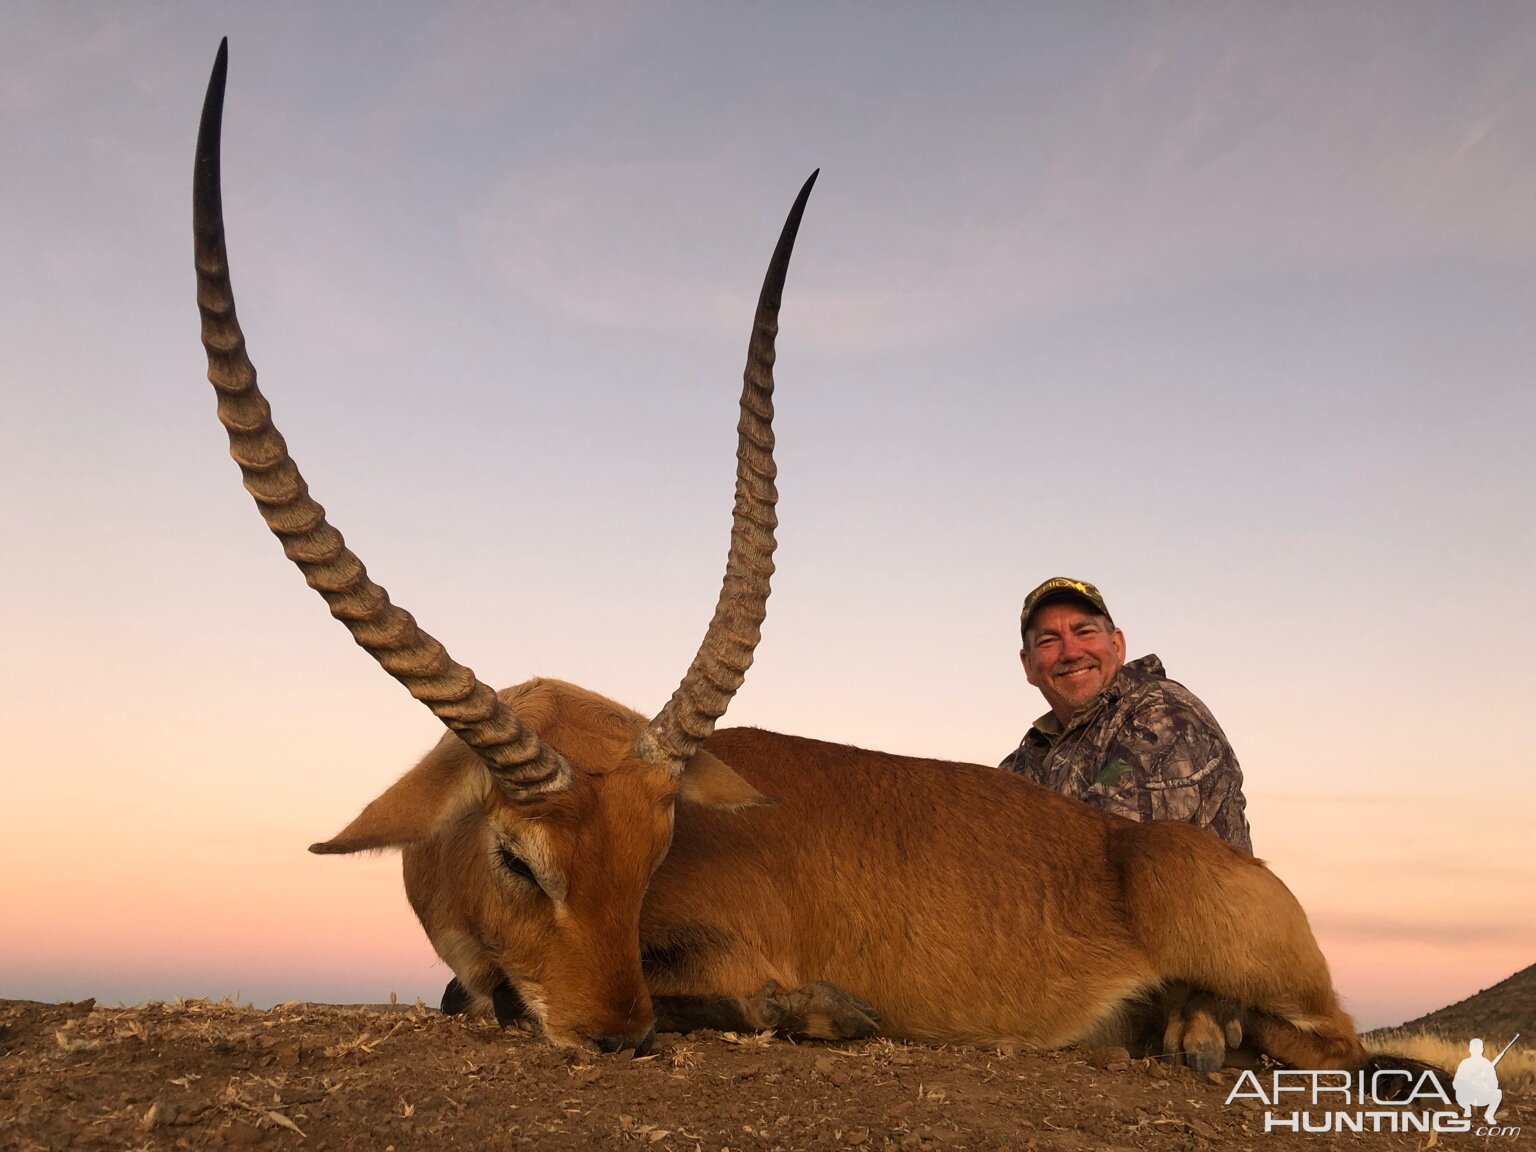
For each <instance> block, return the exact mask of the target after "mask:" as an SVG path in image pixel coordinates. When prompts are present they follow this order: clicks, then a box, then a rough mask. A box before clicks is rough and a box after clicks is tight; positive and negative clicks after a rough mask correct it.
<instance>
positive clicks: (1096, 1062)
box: [1088, 1048, 1131, 1072]
mask: <svg viewBox="0 0 1536 1152" xmlns="http://www.w3.org/2000/svg"><path fill="white" fill-rule="evenodd" d="M1088 1063H1089V1064H1090V1065H1092V1066H1093V1067H1095V1068H1098V1069H1100V1070H1101V1071H1104V1072H1123V1071H1125V1069H1127V1068H1129V1067H1130V1066H1131V1054H1130V1053H1129V1052H1127V1051H1126V1050H1125V1049H1124V1048H1095V1049H1093V1050H1092V1051H1091V1052H1089V1053H1088Z"/></svg>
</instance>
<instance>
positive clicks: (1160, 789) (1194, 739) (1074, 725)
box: [998, 656, 1253, 853]
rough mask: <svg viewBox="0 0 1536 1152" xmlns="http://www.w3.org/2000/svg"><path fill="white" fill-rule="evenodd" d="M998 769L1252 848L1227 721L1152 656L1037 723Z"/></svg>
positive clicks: (1108, 807) (1134, 815)
mask: <svg viewBox="0 0 1536 1152" xmlns="http://www.w3.org/2000/svg"><path fill="white" fill-rule="evenodd" d="M998 767H1000V768H1004V769H1007V770H1008V771H1010V772H1017V773H1019V774H1020V775H1022V776H1027V777H1029V778H1030V779H1031V780H1034V781H1037V782H1038V783H1041V784H1044V785H1045V786H1046V787H1047V788H1050V789H1053V790H1054V791H1057V792H1060V793H1062V794H1063V795H1066V796H1071V797H1072V798H1073V799H1076V800H1081V801H1083V802H1084V803H1085V804H1091V805H1092V806H1093V807H1095V808H1102V809H1103V810H1104V811H1106V812H1114V813H1115V814H1116V815H1119V816H1125V817H1127V818H1129V819H1131V820H1138V821H1146V820H1185V821H1188V822H1189V823H1191V824H1199V825H1202V826H1204V827H1206V828H1209V829H1211V831H1213V832H1215V833H1216V834H1217V835H1218V836H1220V837H1221V838H1222V839H1223V840H1225V841H1226V842H1227V843H1228V844H1232V845H1234V846H1236V847H1238V848H1241V849H1242V850H1243V851H1244V852H1250V853H1251V852H1252V851H1253V842H1252V840H1251V839H1250V837H1249V835H1248V820H1247V817H1246V816H1244V814H1243V808H1244V806H1245V801H1244V800H1243V772H1242V769H1241V768H1239V767H1238V764H1237V757H1236V756H1235V755H1234V754H1233V752H1232V746H1231V745H1230V744H1228V743H1227V738H1226V736H1225V735H1223V734H1222V731H1221V726H1220V725H1218V724H1217V723H1216V719H1215V717H1213V716H1212V715H1211V713H1210V710H1209V709H1207V708H1206V706H1205V705H1204V704H1202V703H1200V701H1199V699H1198V698H1197V697H1196V696H1195V695H1194V693H1192V692H1191V691H1190V690H1189V689H1188V688H1186V687H1184V685H1182V684H1179V683H1177V682H1176V681H1173V680H1169V679H1168V678H1167V675H1166V673H1164V671H1163V663H1162V661H1161V660H1159V659H1158V658H1157V657H1156V656H1143V657H1141V658H1140V659H1139V660H1132V661H1131V662H1130V663H1128V664H1126V665H1125V666H1124V667H1123V668H1121V669H1120V673H1119V675H1117V676H1116V677H1115V678H1114V680H1113V681H1111V682H1110V685H1109V687H1108V688H1106V689H1104V691H1103V692H1101V693H1099V695H1098V696H1097V697H1095V699H1094V700H1093V702H1092V703H1090V704H1088V705H1087V706H1086V707H1083V708H1080V709H1078V711H1077V712H1076V713H1075V714H1074V715H1073V716H1072V720H1071V722H1070V723H1069V724H1067V725H1066V727H1065V730H1063V727H1062V724H1061V722H1060V721H1059V720H1057V719H1056V716H1055V715H1054V714H1053V713H1049V712H1048V713H1046V714H1045V715H1044V716H1042V717H1040V719H1039V720H1037V721H1035V726H1034V727H1033V728H1031V729H1030V730H1029V731H1028V732H1027V733H1026V734H1025V736H1024V739H1023V740H1021V741H1020V742H1019V746H1018V748H1016V749H1015V750H1014V751H1013V752H1011V753H1010V754H1009V755H1008V756H1007V757H1006V758H1005V759H1004V760H1003V762H1002V763H1001V764H999V765H998Z"/></svg>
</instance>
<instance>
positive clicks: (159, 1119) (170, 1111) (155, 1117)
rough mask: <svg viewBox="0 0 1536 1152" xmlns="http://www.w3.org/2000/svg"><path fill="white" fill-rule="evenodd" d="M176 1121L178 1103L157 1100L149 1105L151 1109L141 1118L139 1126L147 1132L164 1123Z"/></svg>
mask: <svg viewBox="0 0 1536 1152" xmlns="http://www.w3.org/2000/svg"><path fill="white" fill-rule="evenodd" d="M174 1123H176V1105H174V1104H166V1103H162V1102H161V1101H159V1100H156V1101H155V1102H154V1103H153V1104H151V1105H150V1106H149V1111H148V1112H146V1113H144V1115H143V1116H142V1117H141V1118H140V1119H139V1127H140V1128H142V1129H144V1131H146V1132H151V1131H153V1130H154V1129H156V1128H158V1127H160V1125H162V1124H174Z"/></svg>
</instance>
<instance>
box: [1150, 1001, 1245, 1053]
mask: <svg viewBox="0 0 1536 1152" xmlns="http://www.w3.org/2000/svg"><path fill="white" fill-rule="evenodd" d="M1164 1007H1165V1008H1166V1010H1167V1013H1168V1015H1167V1021H1166V1023H1165V1025H1164V1028H1163V1052H1164V1054H1166V1055H1168V1056H1171V1057H1173V1058H1174V1059H1175V1060H1182V1061H1183V1062H1184V1063H1185V1064H1187V1065H1188V1066H1189V1067H1190V1068H1191V1069H1193V1070H1194V1071H1196V1072H1199V1073H1201V1074H1208V1073H1211V1072H1215V1071H1216V1070H1217V1069H1219V1068H1221V1067H1222V1065H1224V1064H1225V1063H1226V1062H1227V1053H1228V1051H1229V1050H1232V1049H1236V1048H1240V1047H1242V1043H1243V1016H1242V1008H1241V1007H1240V1006H1239V1005H1238V1004H1237V1003H1235V1002H1234V1001H1231V1000H1227V999H1224V998H1223V997H1220V996H1213V995H1211V994H1210V993H1209V992H1202V991H1199V990H1197V989H1184V988H1175V989H1169V991H1168V994H1167V995H1166V997H1165V999H1164Z"/></svg>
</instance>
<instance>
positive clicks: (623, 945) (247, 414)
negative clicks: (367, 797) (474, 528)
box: [193, 44, 816, 1050]
mask: <svg viewBox="0 0 1536 1152" xmlns="http://www.w3.org/2000/svg"><path fill="white" fill-rule="evenodd" d="M227 63H228V57H227V44H221V45H220V46H219V52H218V56H217V58H216V60H215V62H214V67H213V74H212V76H211V78H210V80H209V83H208V94H207V97H206V100H205V102H204V105H203V116H202V124H201V127H200V129H199V132H198V140H197V158H196V166H195V172H194V179H193V230H194V233H195V248H196V262H197V285H198V293H197V295H198V307H199V310H200V311H201V313H202V339H203V346H204V348H205V349H206V350H207V353H208V379H209V382H210V383H212V384H213V387H214V390H215V392H216V393H217V396H218V415H219V420H220V422H221V423H222V424H223V425H224V427H225V429H226V431H227V432H228V434H229V444H230V455H231V456H233V457H234V459H235V461H236V463H238V464H239V466H240V470H241V472H242V473H243V475H244V479H245V487H246V489H247V491H249V492H250V493H251V495H252V496H253V497H254V498H255V500H256V505H257V508H258V509H259V510H260V512H261V515H262V517H263V518H264V519H265V520H266V522H267V526H268V527H269V528H270V529H271V530H272V532H273V533H274V534H275V535H276V536H277V537H278V539H279V540H280V541H281V542H282V546H283V551H284V553H285V554H286V555H287V556H288V558H289V559H290V560H292V561H293V562H294V563H295V564H297V565H298V567H299V568H300V570H301V571H302V572H303V573H304V577H305V580H306V581H307V582H308V583H309V585H310V587H312V588H314V589H315V590H316V591H317V592H319V593H320V595H321V596H322V597H323V598H324V599H325V601H326V603H327V604H328V605H329V607H330V610H331V614H332V615H333V616H335V617H336V619H337V620H339V621H341V623H342V624H343V625H345V626H346V628H347V629H348V631H350V632H351V633H352V636H353V639H354V640H356V641H357V643H358V644H359V645H360V646H361V647H362V648H363V649H364V650H366V651H367V652H368V653H369V654H370V655H371V656H373V658H374V659H375V660H376V661H378V663H379V665H380V666H381V667H382V668H383V669H384V670H385V671H386V672H388V673H389V674H390V675H391V676H393V677H394V678H395V679H396V680H398V681H399V682H400V683H401V684H403V685H404V686H405V687H406V689H407V690H409V692H410V693H411V695H412V696H414V697H415V698H416V699H417V700H419V701H421V702H422V703H423V704H425V705H426V706H427V707H428V708H430V709H431V710H432V713H433V715H435V716H437V717H438V719H440V720H441V721H442V722H443V724H444V725H445V726H446V727H447V729H448V731H447V732H446V733H445V734H444V736H443V738H442V740H441V741H440V742H439V744H438V745H437V747H436V748H434V749H433V750H432V751H431V752H430V753H428V754H427V756H426V757H425V758H424V759H423V760H422V761H421V763H420V764H418V765H417V766H416V767H415V768H413V769H412V770H411V771H410V772H408V773H406V775H405V776H403V777H402V778H401V779H400V780H399V781H398V782H397V783H395V784H394V785H393V786H392V787H390V788H389V789H388V790H387V791H385V792H384V793H383V794H382V795H381V796H379V797H378V799H376V800H374V801H373V803H371V804H369V805H368V806H367V808H365V809H364V810H363V812H362V813H361V815H359V816H358V818H357V819H356V820H354V821H353V822H352V823H351V824H349V825H348V826H347V827H346V828H345V829H344V830H343V831H342V832H341V833H340V834H338V835H337V836H336V837H334V838H333V839H331V840H328V841H325V842H323V843H320V844H315V845H312V846H311V848H310V850H311V851H312V852H318V853H325V854H335V853H350V852H360V851H368V850H376V849H383V848H400V849H402V850H403V855H404V860H405V872H406V884H407V892H408V894H409V896H410V899H411V903H412V905H413V906H414V907H415V909H416V912H417V915H418V916H419V917H420V919H421V921H422V924H423V926H424V927H425V928H426V930H427V932H428V935H429V936H430V937H431V938H432V942H433V946H434V947H435V948H436V949H437V951H438V954H439V955H440V956H442V958H443V959H444V960H445V961H446V962H447V963H448V964H449V965H450V966H451V967H452V968H453V970H454V972H455V974H456V976H457V977H458V978H459V980H460V981H461V983H463V984H464V986H465V987H466V989H467V990H468V991H469V992H470V994H471V995H472V996H474V997H475V998H477V999H482V1000H484V1001H486V1002H492V1001H494V999H495V997H496V996H497V994H498V993H499V992H502V991H505V990H507V989H510V991H512V992H513V993H515V994H516V995H517V997H518V998H519V999H520V1000H521V1001H522V1003H523V1004H524V1005H526V1007H527V1008H528V1010H529V1011H530V1013H531V1014H532V1016H533V1018H534V1020H535V1021H536V1022H537V1023H538V1024H539V1026H540V1027H541V1028H542V1030H543V1031H544V1033H545V1035H546V1036H547V1037H548V1038H549V1039H550V1040H552V1041H553V1042H555V1043H558V1044H567V1045H588V1044H590V1045H594V1046H596V1047H598V1048H601V1049H604V1050H616V1049H619V1048H625V1047H633V1048H636V1049H637V1050H638V1049H644V1048H647V1047H648V1046H649V1044H650V1041H651V1036H652V1034H653V1031H654V1013H653V1011H652V1008H651V1003H650V997H649V995H648V993H647V991H646V986H645V982H644V979H643V978H642V976H641V972H640V942H639V923H640V905H641V901H642V900H643V898H644V896H645V891H646V886H647V884H648V883H649V880H650V877H651V875H652V873H653V872H654V871H655V870H656V867H657V866H658V865H659V864H660V863H661V861H662V859H663V858H664V857H665V855H666V852H667V849H668V847H669V845H670V843H671V837H672V821H673V813H674V807H675V805H676V804H677V803H678V802H679V801H681V802H684V803H697V804H705V805H710V806H714V807H722V808H743V807H749V806H752V805H755V804H762V803H766V802H767V801H766V800H765V798H764V797H762V796H760V795H759V794H758V793H757V792H756V791H755V790H754V789H753V788H752V787H751V786H750V785H749V784H747V782H746V781H745V780H743V779H742V778H741V777H739V776H738V775H736V773H734V772H733V771H731V769H730V768H728V767H727V766H726V765H725V764H723V763H721V762H720V761H719V760H716V759H715V758H714V757H712V756H711V755H709V753H708V752H705V751H703V750H702V747H701V746H702V744H703V742H704V740H705V739H706V738H707V737H708V736H709V735H710V733H711V732H712V731H713V730H714V726H715V723H716V721H717V720H719V718H720V716H721V715H723V714H724V712H725V709H726V706H727V705H728V704H729V702H730V700H731V697H732V696H733V695H734V694H735V692H736V690H737V688H739V687H740V686H741V682H742V679H743V677H744V676H745V674H746V670H747V668H748V667H749V666H750V665H751V663H752V655H753V651H754V649H755V647H756V645H757V641H758V638H759V635H760V628H761V625H762V622H763V618H764V615H765V612H766V605H767V599H768V584H769V578H770V576H771V575H772V573H773V550H774V529H775V527H776V525H777V520H776V517H775V513H774V504H775V502H776V500H777V492H776V490H775V487H774V478H775V468H774V462H773V442H774V441H773V428H772V421H773V403H772V396H773V359H774V350H773V342H774V336H775V334H776V333H777V331H778V311H779V303H780V299H781V296H782V292H783V286H784V277H785V273H786V272H787V270H788V267H789V259H790V253H791V251H792V250H793V247H794V240H795V234H796V232H797V230H798V228H799V224H800V217H801V214H802V212H803V211H804V208H805V203H806V200H807V198H808V197H809V195H810V191H811V186H812V185H813V184H814V183H815V180H816V175H815V174H814V173H813V174H812V176H811V178H810V179H809V180H807V181H806V183H805V186H804V187H803V188H802V189H801V191H800V194H799V196H798V197H797V198H796V200H795V203H794V206H793V207H792V208H791V209H790V213H789V217H788V219H787V220H786V221H785V224H784V229H783V232H782V233H781V235H780V237H779V241H778V245H777V247H776V248H775V250H774V254H773V258H772V260H771V261H770V263H769V266H768V273H767V276H766V277H765V279H764V282H763V288H762V292H761V295H760V296H759V299H758V305H757V313H756V318H755V321H754V324H753V330H752V337H751V342H750V344H749V347H748V353H747V367H746V372H745V376H744V385H743V388H742V394H741V418H740V421H739V423H738V425H737V433H738V446H737V452H736V459H737V471H736V503H735V510H734V516H733V521H732V528H731V546H730V554H729V557H728V559H727V561H726V572H725V580H724V584H723V586H722V588H721V591H720V598H719V601H718V602H717V604H716V607H715V613H714V616H713V618H712V619H711V621H710V624H709V628H708V631H707V633H706V635H705V637H704V641H703V643H702V644H701V645H700V647H699V651H698V654H697V655H696V656H695V657H694V659H693V662H692V664H691V665H690V666H689V668H688V671H687V673H686V674H685V675H684V676H683V679H682V682H681V683H680V684H679V686H678V688H677V690H676V692H674V693H673V695H672V698H671V699H670V700H669V701H668V702H667V704H666V706H665V707H664V708H663V709H662V710H661V712H660V714H659V715H657V716H656V717H655V719H654V720H650V721H647V720H646V719H645V718H644V717H643V716H641V715H639V714H638V713H635V712H632V711H630V710H629V709H627V708H624V707H622V706H621V705H618V704H615V703H613V702H612V701H610V700H606V699H604V698H603V697H601V696H598V695H596V694H594V693H590V692H587V691H585V690H583V689H580V688H576V687H574V686H572V685H569V684H563V683H560V682H558V681H552V680H533V681H529V682H528V683H526V684H523V685H521V686H519V687H517V688H513V689H509V690H506V691H503V692H501V693H496V692H494V691H492V690H491V688H489V687H488V686H487V685H486V684H484V683H482V682H481V681H480V680H479V679H478V678H477V677H476V676H475V674H474V673H473V672H472V671H471V670H470V669H469V668H467V667H465V666H464V665H462V664H460V663H458V662H456V661H455V660H454V659H453V658H452V657H451V656H449V655H448V652H447V650H446V649H445V648H444V647H443V645H442V644H440V643H439V642H438V641H437V640H435V639H433V638H432V637H431V636H429V635H428V634H427V633H426V632H424V631H422V630H421V629H420V628H419V627H418V626H417V624H416V621H415V619H414V618H413V617H412V616H411V614H410V613H409V612H406V611H405V610H404V609H402V608H399V607H397V606H396V605H395V604H393V603H391V601H390V598H389V595H388V593H386V592H385V590H384V589H383V588H382V587H380V586H379V585H378V584H376V583H374V582H373V580H371V579H370V578H369V576H368V573H367V571H366V569H365V568H364V567H363V564H362V562H361V561H360V560H359V559H358V558H357V557H356V556H355V555H354V554H353V553H352V551H351V550H350V549H349V548H348V547H347V546H346V544H345V542H344V541H343V540H342V537H341V534H340V533H339V532H338V531H336V529H335V528H333V527H332V526H331V525H330V523H329V522H328V521H327V519H326V515H325V510H324V508H322V507H321V506H320V505H319V504H318V503H317V502H316V501H315V500H314V499H312V498H311V497H310V495H309V489H308V486H307V485H306V484H305V482H304V478H303V477H302V476H301V475H300V474H299V470H298V467H297V466H296V465H295V464H294V462H293V460H292V458H291V457H290V456H289V455H288V449H287V445H286V444H285V443H284V441H283V438H282V436H281V435H280V434H279V433H278V431H277V429H276V427H274V425H273V423H272V419H271V410H270V408H269V406H268V404H267V401H266V399H265V397H263V396H262V394H261V391H260V390H259V388H258V387H257V383H256V370H255V368H254V367H253V366H252V364H251V361H250V358H249V356H248V355H247V353H246V344H245V336H244V334H243V333H242V332H241V329H240V325H239V322H238V320H237V319H236V316H235V306H234V295H233V290H232V288H231V285H230V278H229V265H228V257H227V254H226V250H225V241H224V219H223V207H222V198H221V191H220V177H219V147H220V130H221V123H222V115H223V104H224V84H225V74H226V70H227Z"/></svg>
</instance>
